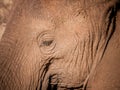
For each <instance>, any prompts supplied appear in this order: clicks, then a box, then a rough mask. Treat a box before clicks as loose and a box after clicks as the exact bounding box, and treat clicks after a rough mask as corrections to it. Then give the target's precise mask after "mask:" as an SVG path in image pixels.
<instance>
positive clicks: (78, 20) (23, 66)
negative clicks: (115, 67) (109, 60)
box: [0, 0, 115, 90]
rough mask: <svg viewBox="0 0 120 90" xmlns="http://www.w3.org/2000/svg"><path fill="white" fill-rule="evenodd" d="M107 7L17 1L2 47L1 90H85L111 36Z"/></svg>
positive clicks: (73, 2)
mask: <svg viewBox="0 0 120 90" xmlns="http://www.w3.org/2000/svg"><path fill="white" fill-rule="evenodd" d="M81 1H82V0H81ZM86 3H87V2H86ZM89 3H92V2H89ZM102 6H103V7H102ZM110 6H112V5H111V4H108V5H107V6H105V5H104V4H103V5H101V4H98V5H96V2H94V3H93V4H90V5H86V4H85V3H83V2H80V1H79V0H75V1H71V0H70V1H67V0H62V1H58V0H53V1H47V0H45V1H44V0H21V1H18V3H17V4H16V6H15V9H14V10H13V13H12V16H11V18H10V21H9V23H8V25H7V28H6V30H5V33H4V35H3V37H2V40H1V44H0V64H1V66H0V72H1V73H0V89H2V90H3V89H4V90H35V89H36V90H57V89H58V90H59V89H60V90H61V89H63V90H64V89H70V90H71V89H80V88H84V86H85V85H86V82H87V81H88V78H89V76H90V75H91V73H93V71H94V68H95V67H96V65H97V63H98V62H99V60H101V58H102V55H103V54H104V51H105V47H106V45H107V43H108V41H109V38H110V35H111V33H112V32H113V30H110V28H109V26H111V27H112V28H113V26H114V25H113V22H109V21H112V20H113V21H114V16H111V13H115V11H114V10H113V9H110V8H109V7H110ZM103 8H105V10H103ZM99 10H102V11H101V12H99ZM110 16H111V18H109V17H110ZM106 33H107V34H106Z"/></svg>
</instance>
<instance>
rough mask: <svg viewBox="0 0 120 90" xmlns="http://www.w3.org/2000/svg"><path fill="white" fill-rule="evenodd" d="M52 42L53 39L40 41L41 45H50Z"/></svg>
mask: <svg viewBox="0 0 120 90" xmlns="http://www.w3.org/2000/svg"><path fill="white" fill-rule="evenodd" d="M52 43H53V40H44V41H42V46H50V45H51V44H52Z"/></svg>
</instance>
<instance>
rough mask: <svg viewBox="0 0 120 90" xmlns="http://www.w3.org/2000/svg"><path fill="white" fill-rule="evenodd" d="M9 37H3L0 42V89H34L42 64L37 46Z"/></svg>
mask: <svg viewBox="0 0 120 90" xmlns="http://www.w3.org/2000/svg"><path fill="white" fill-rule="evenodd" d="M10 39H11V41H10V40H9V41H8V40H7V39H6V38H3V40H2V42H1V44H0V90H27V89H28V88H30V89H33V90H34V89H35V88H36V86H37V81H38V73H39V67H40V66H41V64H42V62H41V61H40V60H41V55H40V52H39V48H38V47H37V46H35V45H37V44H36V43H34V44H31V43H30V42H27V43H26V42H24V41H23V42H21V43H20V42H19V43H18V42H16V43H15V41H13V39H12V38H10ZM33 45H34V46H33ZM33 47H34V48H33ZM39 62H41V64H40V63H39Z"/></svg>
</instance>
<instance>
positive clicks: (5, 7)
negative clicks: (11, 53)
mask: <svg viewBox="0 0 120 90" xmlns="http://www.w3.org/2000/svg"><path fill="white" fill-rule="evenodd" d="M11 6H12V0H0V39H1V37H2V35H3V33H4V30H5V27H6V22H7V20H8V17H9V16H8V15H9V13H10V12H9V11H10V9H11Z"/></svg>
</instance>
